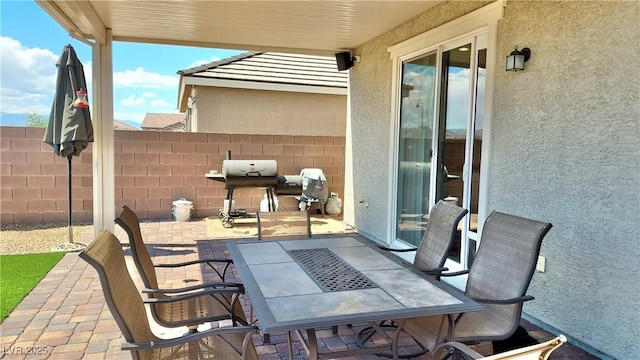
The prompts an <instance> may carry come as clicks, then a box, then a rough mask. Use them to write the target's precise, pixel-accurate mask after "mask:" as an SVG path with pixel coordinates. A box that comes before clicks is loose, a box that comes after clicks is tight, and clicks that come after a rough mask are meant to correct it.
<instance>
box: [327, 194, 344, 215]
mask: <svg viewBox="0 0 640 360" xmlns="http://www.w3.org/2000/svg"><path fill="white" fill-rule="evenodd" d="M324 211H325V212H326V213H327V214H329V215H340V213H341V212H342V199H340V198H339V197H338V194H337V193H334V192H332V193H331V196H329V198H328V199H327V203H326V204H325V205H324Z"/></svg>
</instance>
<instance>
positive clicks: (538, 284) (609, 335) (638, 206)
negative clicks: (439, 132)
mask: <svg viewBox="0 0 640 360" xmlns="http://www.w3.org/2000/svg"><path fill="white" fill-rule="evenodd" d="M638 8H639V5H638V3H637V2H630V1H626V2H625V1H614V2H609V1H606V2H519V1H514V2H509V3H508V6H507V8H506V10H505V16H504V20H503V21H502V23H501V24H500V28H499V36H498V49H499V52H500V53H504V54H507V53H508V52H509V50H510V49H511V48H512V47H513V46H514V45H516V44H517V45H520V47H523V46H528V47H530V48H531V52H532V55H531V60H529V61H528V62H527V63H526V70H525V71H523V72H519V73H507V72H505V71H497V77H496V93H495V117H494V121H493V138H492V145H493V153H492V158H491V159H492V161H491V167H490V169H491V172H490V174H491V176H490V192H489V209H498V210H501V211H506V212H510V213H515V214H520V215H523V216H528V217H533V218H537V219H540V220H544V221H549V222H551V223H552V224H553V225H554V228H553V229H552V230H551V232H550V233H549V234H548V236H547V237H546V238H545V240H544V242H543V246H542V252H541V253H542V255H543V256H545V257H546V258H547V271H546V272H545V273H537V274H536V275H535V276H534V278H533V281H532V284H531V287H530V292H531V293H532V294H533V295H534V296H535V297H536V301H532V302H530V303H528V304H527V305H526V307H525V311H526V312H527V313H528V314H529V315H531V316H533V317H534V318H536V319H538V320H540V321H542V322H543V323H546V324H550V325H551V326H553V327H555V328H556V329H558V330H560V331H562V332H565V333H567V334H569V335H571V336H572V337H573V338H575V339H578V340H579V341H582V342H584V343H586V344H588V345H589V346H591V347H593V348H595V349H598V350H600V351H602V352H604V353H605V354H608V355H610V356H612V357H615V358H619V359H631V358H637V357H638V356H639V354H640V346H639V344H640V342H638V338H637V336H638V334H640V325H639V324H640V311H639V310H638V304H639V302H638V301H639V300H638V299H640V267H639V266H638V264H639V260H638V259H639V258H640V240H639V239H640V231H639V230H638V226H639V225H640V215H639V214H640V182H639V181H640V131H639V127H640V123H639V121H640V111H639V106H640V105H639V104H640V103H639V101H640V99H639V92H640V75H639V73H638V71H639V70H638V69H640V61H639V60H638V59H639V58H638V53H640V31H639V25H638V24H639V23H640V17H639V15H638Z"/></svg>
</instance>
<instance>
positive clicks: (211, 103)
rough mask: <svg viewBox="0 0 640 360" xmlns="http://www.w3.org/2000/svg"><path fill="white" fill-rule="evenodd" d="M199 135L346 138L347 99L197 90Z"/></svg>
mask: <svg viewBox="0 0 640 360" xmlns="http://www.w3.org/2000/svg"><path fill="white" fill-rule="evenodd" d="M197 96H198V102H197V103H196V106H197V110H198V112H197V114H198V115H197V116H198V119H197V121H198V131H199V132H212V133H213V132H215V133H225V134H238V133H251V134H280V135H308V136H344V133H345V121H346V117H347V115H346V114H347V97H346V96H345V95H328V94H311V93H296V92H285V91H266V90H248V89H232V88H214V87H205V86H201V87H198V88H197Z"/></svg>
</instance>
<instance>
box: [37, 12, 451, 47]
mask: <svg viewBox="0 0 640 360" xmlns="http://www.w3.org/2000/svg"><path fill="white" fill-rule="evenodd" d="M36 2H37V3H38V4H39V5H40V6H41V7H42V8H43V9H44V10H45V11H46V12H47V13H49V15H51V16H52V17H53V18H54V19H55V20H56V21H57V22H58V23H60V24H61V25H62V26H63V27H64V28H65V29H66V30H67V31H68V32H69V33H70V34H72V35H73V36H75V37H79V38H84V39H87V40H95V41H98V42H100V43H104V42H105V40H106V29H107V28H109V29H111V33H112V37H113V40H114V41H130V42H142V43H158V44H172V45H187V46H201V47H213V48H225V49H238V50H255V51H276V52H295V53H310V54H317V55H329V54H333V53H335V52H337V51H340V50H349V49H353V48H356V47H358V46H360V45H362V44H363V43H365V42H366V41H368V40H370V39H372V38H373V37H375V36H377V35H379V34H381V33H383V32H385V31H387V30H389V29H392V28H394V27H396V26H398V25H400V24H402V23H403V22H405V21H407V20H409V19H411V18H413V17H415V16H417V15H419V14H420V13H422V12H424V11H426V10H427V9H429V8H431V7H433V6H436V5H438V4H440V3H443V2H446V0H423V1H416V0H414V1H393V0H390V1H353V0H352V1H197V0H196V1H178V0H165V1H159V0H154V1H150V0H127V1H104V0H79V1H68V0H65V1H63V0H36Z"/></svg>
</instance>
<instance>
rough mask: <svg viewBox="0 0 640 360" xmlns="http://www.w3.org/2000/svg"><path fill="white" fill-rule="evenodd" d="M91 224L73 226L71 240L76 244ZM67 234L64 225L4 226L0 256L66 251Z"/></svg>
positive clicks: (0, 234) (0, 235)
mask: <svg viewBox="0 0 640 360" xmlns="http://www.w3.org/2000/svg"><path fill="white" fill-rule="evenodd" d="M91 229H92V225H91V224H78V225H74V226H73V239H74V242H77V241H78V240H80V239H81V238H82V236H83V235H84V234H85V233H86V232H87V231H91ZM68 234H69V231H68V229H67V225H66V224H5V225H2V226H1V229H0V254H27V253H43V252H51V251H52V249H53V248H57V250H56V251H60V250H67V249H64V248H65V247H69V246H68V245H73V244H68Z"/></svg>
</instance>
